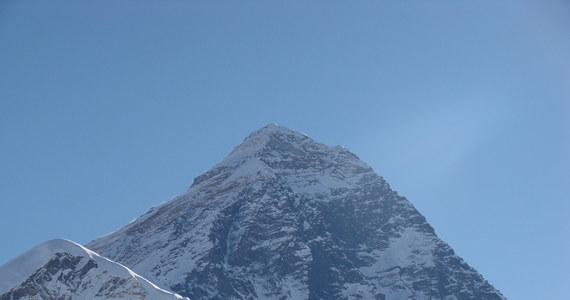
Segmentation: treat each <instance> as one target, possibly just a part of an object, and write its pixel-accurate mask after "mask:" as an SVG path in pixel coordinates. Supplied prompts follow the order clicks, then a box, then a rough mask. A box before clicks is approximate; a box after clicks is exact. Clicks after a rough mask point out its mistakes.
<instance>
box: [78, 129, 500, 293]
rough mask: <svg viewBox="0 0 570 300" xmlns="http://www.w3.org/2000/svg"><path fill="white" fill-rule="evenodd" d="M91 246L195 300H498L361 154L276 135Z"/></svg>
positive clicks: (266, 134)
mask: <svg viewBox="0 0 570 300" xmlns="http://www.w3.org/2000/svg"><path fill="white" fill-rule="evenodd" d="M87 247H89V248H90V249H93V250H94V251H96V252H98V253H101V254H102V255H104V256H106V257H109V258H111V259H113V260H115V261H118V262H120V263H121V264H123V265H125V266H128V267H129V268H131V269H132V270H134V271H135V272H137V273H139V274H141V275H142V276H145V277H146V278H148V279H149V280H151V281H152V282H154V283H156V284H158V285H160V286H162V287H165V288H167V289H170V290H173V291H175V292H177V293H179V294H180V295H184V296H188V297H191V298H192V299H348V298H350V299H355V298H361V299H408V298H409V299H504V298H503V296H502V295H501V294H500V293H499V292H498V291H497V290H496V289H495V288H494V287H493V286H491V285H490V284H489V283H487V281H485V279H483V277H482V276H481V275H480V274H478V273H477V271H475V270H474V269H473V268H471V267H470V266H469V265H467V264H466V263H465V262H464V261H463V260H462V259H461V258H460V257H458V256H456V255H455V254H454V252H453V250H452V249H451V248H450V247H449V246H448V245H447V244H446V243H444V242H443V241H441V240H440V239H439V238H438V237H437V236H436V235H435V233H434V230H433V228H432V227H431V226H430V225H429V224H428V223H427V222H426V220H425V218H424V217H423V216H422V215H421V214H420V213H419V212H418V211H417V210H416V209H415V208H414V207H413V206H412V205H411V204H410V202H408V200H407V199H405V198H404V197H402V196H399V195H398V194H397V193H395V192H394V191H392V190H391V189H390V187H389V185H388V183H386V181H384V179H382V177H380V176H378V175H377V174H375V173H374V171H373V170H372V169H371V168H370V167H369V166H367V165H366V164H365V163H363V162H362V161H360V160H359V159H358V157H357V156H356V155H354V154H353V153H351V152H349V151H348V150H346V149H345V148H343V147H327V146H325V145H323V144H320V143H316V142H314V141H313V140H312V139H311V138H309V137H307V136H305V135H304V134H302V133H299V132H295V131H292V130H290V129H287V128H284V127H281V126H278V125H274V124H271V125H268V126H266V127H264V128H262V129H260V130H258V131H256V132H254V133H252V134H251V135H250V136H248V137H247V138H246V139H245V140H244V142H243V143H242V144H240V145H238V146H237V147H236V148H234V150H233V151H232V152H231V153H230V154H229V155H228V156H227V157H226V158H225V159H224V160H223V161H221V162H220V163H219V164H217V165H216V166H214V167H213V168H212V169H211V170H209V171H208V172H206V173H204V174H203V175H201V176H198V177H197V178H195V180H194V183H193V184H192V186H191V187H190V188H189V189H188V191H187V192H185V193H184V194H182V195H180V196H178V197H177V198H175V199H173V200H172V201H170V202H168V203H165V204H163V205H161V206H159V207H156V208H152V209H151V210H150V211H149V212H147V213H146V214H144V215H143V216H141V217H140V218H138V219H137V220H135V221H134V222H132V223H130V224H129V225H127V226H125V227H124V228H122V229H120V230H118V231H116V232H114V233H112V234H110V235H108V236H105V237H102V238H100V239H98V240H95V241H93V242H91V243H89V244H88V245H87Z"/></svg>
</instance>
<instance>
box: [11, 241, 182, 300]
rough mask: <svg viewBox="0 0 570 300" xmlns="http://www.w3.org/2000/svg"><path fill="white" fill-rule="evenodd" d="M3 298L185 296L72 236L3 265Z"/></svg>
mask: <svg viewBox="0 0 570 300" xmlns="http://www.w3.org/2000/svg"><path fill="white" fill-rule="evenodd" d="M0 299H165V300H166V299H183V297H181V296H179V295H176V294H173V293H170V292H168V291H165V290H163V289H161V288H159V287H157V286H156V285H154V284H152V283H151V282H149V281H148V280H146V279H144V278H143V277H141V276H140V275H138V274H136V273H134V272H133V271H131V270H130V269H128V268H127V267H125V266H123V265H121V264H118V263H116V262H114V261H111V260H109V259H107V258H105V257H102V256H100V255H98V254H97V253H95V252H93V251H91V250H89V249H87V248H85V247H83V246H81V245H79V244H77V243H74V242H72V241H69V240H65V239H54V240H51V241H48V242H45V243H43V244H41V245H38V246H36V247H34V248H33V249H31V250H29V251H27V252H26V253H24V254H22V255H20V256H19V257H17V258H15V259H13V260H11V261H9V262H8V263H6V264H5V265H3V266H1V267H0Z"/></svg>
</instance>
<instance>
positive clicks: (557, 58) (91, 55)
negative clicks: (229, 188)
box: [0, 0, 570, 299]
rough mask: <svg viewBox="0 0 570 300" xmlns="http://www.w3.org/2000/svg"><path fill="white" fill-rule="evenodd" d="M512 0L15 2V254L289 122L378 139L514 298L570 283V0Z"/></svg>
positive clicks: (138, 210)
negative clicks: (275, 125)
mask: <svg viewBox="0 0 570 300" xmlns="http://www.w3.org/2000/svg"><path fill="white" fill-rule="evenodd" d="M457 2H460V3H457ZM495 2H496V1H469V3H468V1H390V2H371V1H370V2H368V1H366V2H360V1H356V2H346V1H342V2H341V1H309V2H307V1H279V2H277V1H248V2H244V3H237V2H234V1H231V2H224V1H215V2H214V3H210V2H209V1H208V2H207V1H199V2H181V1H168V2H166V1H162V2H160V3H159V2H148V1H91V2H86V1H69V2H61V1H2V2H0V143H1V147H0V239H1V241H2V244H1V247H0V264H3V263H5V262H7V261H8V260H9V259H11V258H13V257H15V256H17V255H19V254H21V253H22V252H24V251H25V250H27V249H29V248H31V247H33V246H35V245H36V244H39V243H41V242H44V241H46V240H48V239H52V238H55V237H64V238H69V239H71V240H74V241H77V242H79V243H86V242H88V241H90V240H92V239H94V238H96V237H98V236H101V235H103V234H106V233H109V232H111V231H113V230H116V229H118V228H119V227H121V226H123V225H125V224H127V223H128V222H129V221H131V220H132V219H134V218H136V217H137V216H139V215H140V214H142V213H144V212H145V211H146V210H148V209H149V208H150V207H152V206H156V205H159V204H160V203H162V202H164V201H167V200H169V199H171V198H172V197H173V196H175V195H177V194H179V193H182V192H184V191H185V190H186V188H187V187H188V186H189V185H190V184H191V183H192V179H193V178H194V177H195V176H197V175H199V174H201V173H202V172H204V171H207V170H208V169H209V168H210V167H211V166H213V165H214V164H215V163H216V162H218V161H220V160H221V159H222V158H223V157H224V156H225V155H226V154H228V153H229V152H230V150H231V149H232V147H233V146H235V145H237V144H239V143H240V142H241V140H242V139H243V138H244V137H245V136H247V135H248V134H249V133H250V132H251V131H253V130H255V129H257V128H259V127H262V126H264V125H266V124H267V123H271V122H276V123H279V124H281V125H284V126H287V127H290V128H292V129H295V130H299V131H302V132H304V133H306V134H308V135H310V136H311V137H313V138H314V139H316V140H317V141H321V142H324V143H326V144H328V145H338V144H341V145H343V146H345V147H347V148H349V149H350V150H352V151H353V152H355V153H356V154H357V155H359V156H360V158H361V159H363V160H364V161H365V162H367V163H368V164H369V165H371V166H372V167H373V168H374V169H375V170H376V172H377V173H379V174H380V175H382V176H384V178H386V179H387V180H388V182H389V183H390V184H391V186H392V187H393V188H394V189H396V190H397V191H398V192H399V193H401V194H402V195H404V196H406V197H407V198H408V199H409V200H410V201H411V202H412V203H413V204H414V205H415V206H416V207H417V208H418V209H419V210H420V212H421V213H423V214H424V215H425V216H426V218H427V220H428V221H429V222H430V223H431V224H432V225H433V226H434V227H435V229H436V233H437V234H438V235H439V236H440V237H441V238H442V239H443V240H445V241H446V242H448V243H449V244H450V245H451V246H452V247H453V248H454V249H455V250H456V252H457V253H458V254H459V255H460V256H462V257H463V258H465V260H466V261H467V262H468V263H469V264H471V265H472V266H474V267H475V268H476V269H477V270H479V271H480V272H481V273H482V274H483V275H484V276H485V277H486V278H487V279H488V280H489V281H490V282H491V283H492V284H494V285H495V286H496V287H497V288H499V289H500V290H501V291H502V292H503V293H504V294H505V296H507V297H509V298H510V299H570V291H569V288H568V287H569V286H570V277H569V276H570V275H569V273H568V271H569V270H570V256H569V255H568V253H570V221H569V219H570V201H569V200H570V199H569V194H570V156H569V154H570V4H568V2H567V1H549V0H546V1H500V2H501V3H495Z"/></svg>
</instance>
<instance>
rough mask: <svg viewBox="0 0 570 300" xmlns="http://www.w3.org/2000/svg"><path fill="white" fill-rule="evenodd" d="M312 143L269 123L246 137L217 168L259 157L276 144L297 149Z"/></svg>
mask: <svg viewBox="0 0 570 300" xmlns="http://www.w3.org/2000/svg"><path fill="white" fill-rule="evenodd" d="M312 141H313V140H312V139H311V138H309V137H308V136H306V135H305V134H303V133H301V132H298V131H294V130H291V129H289V128H287V127H284V126H280V125H277V124H275V123H271V124H269V125H267V126H265V127H262V128H260V129H258V130H256V131H254V132H252V133H251V134H250V135H248V136H247V137H246V138H245V139H244V140H243V142H242V143H241V144H239V145H237V146H236V147H235V148H234V149H233V150H232V152H231V153H230V154H229V155H228V156H227V157H226V158H224V160H222V162H221V163H220V164H218V165H217V166H227V165H233V164H236V163H238V164H239V163H240V162H242V161H243V160H244V159H248V158H251V157H253V156H256V155H259V154H260V152H262V151H263V150H264V149H266V148H267V147H272V146H273V147H275V146H277V144H288V145H291V146H297V147H298V146H299V145H301V144H302V143H305V142H312Z"/></svg>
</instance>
